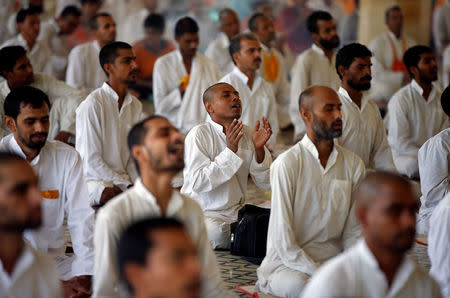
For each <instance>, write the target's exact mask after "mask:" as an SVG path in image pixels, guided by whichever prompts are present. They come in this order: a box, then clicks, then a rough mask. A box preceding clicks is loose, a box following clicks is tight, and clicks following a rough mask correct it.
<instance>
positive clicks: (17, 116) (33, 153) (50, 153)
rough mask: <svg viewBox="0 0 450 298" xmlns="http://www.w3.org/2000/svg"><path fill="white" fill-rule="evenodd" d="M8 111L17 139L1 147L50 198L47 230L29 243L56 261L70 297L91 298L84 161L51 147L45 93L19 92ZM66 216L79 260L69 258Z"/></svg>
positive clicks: (90, 223) (90, 222)
mask: <svg viewBox="0 0 450 298" xmlns="http://www.w3.org/2000/svg"><path fill="white" fill-rule="evenodd" d="M4 108H5V115H6V116H5V119H4V121H5V123H6V125H7V126H8V128H9V129H10V130H11V131H12V134H10V135H8V136H6V137H4V138H3V139H2V140H1V141H0V150H2V151H7V152H12V153H15V154H17V155H19V156H21V157H23V158H24V159H26V160H27V161H28V162H29V163H30V165H31V167H32V168H33V170H34V172H35V173H36V175H37V176H38V179H39V182H38V184H37V186H38V188H39V190H40V191H41V193H42V196H43V197H44V198H43V203H42V212H43V223H42V226H41V228H40V229H39V230H36V231H26V232H25V238H26V239H27V240H28V241H29V242H30V244H31V245H32V246H33V247H34V248H36V249H37V250H40V251H43V252H46V253H48V254H50V255H51V256H53V258H54V259H55V261H56V262H57V265H58V270H59V276H60V278H61V279H62V280H63V281H64V283H63V285H64V291H65V293H66V294H67V296H69V295H76V294H78V295H81V294H89V293H90V288H91V278H92V273H93V269H94V268H93V267H94V264H93V261H94V248H93V229H94V210H93V209H92V208H91V207H90V205H89V195H88V191H87V188H86V182H85V180H84V176H83V167H82V161H81V158H80V156H79V155H78V153H77V152H76V151H75V149H73V148H72V147H71V146H68V145H66V144H63V143H61V142H58V141H47V134H48V129H49V109H50V102H49V99H48V97H47V95H45V93H43V92H42V91H41V90H39V89H36V88H34V87H30V86H24V87H19V88H16V89H14V90H12V91H11V92H10V93H9V94H8V96H7V97H6V100H5V104H4ZM65 215H66V216H67V226H68V229H69V232H70V236H71V241H72V243H73V250H74V254H75V255H74V257H68V256H66V255H65V250H66V246H65V240H64V233H63V224H64V218H65Z"/></svg>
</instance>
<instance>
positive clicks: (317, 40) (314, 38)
mask: <svg viewBox="0 0 450 298" xmlns="http://www.w3.org/2000/svg"><path fill="white" fill-rule="evenodd" d="M311 37H312V39H313V40H314V42H316V43H318V42H319V40H320V36H319V33H315V32H313V33H311Z"/></svg>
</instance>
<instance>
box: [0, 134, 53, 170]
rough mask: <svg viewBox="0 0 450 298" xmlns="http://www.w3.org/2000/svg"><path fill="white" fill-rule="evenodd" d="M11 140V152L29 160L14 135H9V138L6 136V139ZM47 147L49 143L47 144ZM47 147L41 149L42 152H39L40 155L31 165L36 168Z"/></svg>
mask: <svg viewBox="0 0 450 298" xmlns="http://www.w3.org/2000/svg"><path fill="white" fill-rule="evenodd" d="M8 137H9V138H10V139H9V148H11V150H12V151H13V152H14V153H16V154H17V155H19V156H21V157H22V158H23V159H25V160H26V159H27V156H26V155H25V153H24V152H23V150H22V148H21V147H20V145H19V144H18V143H17V141H16V138H14V134H12V133H11V134H9V135H8V136H6V137H5V138H8ZM46 145H47V142H46ZM46 145H44V147H42V148H41V151H40V152H39V154H38V155H37V156H36V157H35V158H33V160H32V161H31V162H30V165H32V166H34V165H36V164H38V163H39V160H40V157H41V153H42V150H44V148H45V147H46Z"/></svg>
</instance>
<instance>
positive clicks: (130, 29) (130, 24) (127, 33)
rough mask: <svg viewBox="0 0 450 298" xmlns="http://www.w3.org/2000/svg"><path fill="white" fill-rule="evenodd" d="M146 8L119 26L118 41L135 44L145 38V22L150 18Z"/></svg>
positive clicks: (128, 17) (129, 16)
mask: <svg viewBox="0 0 450 298" xmlns="http://www.w3.org/2000/svg"><path fill="white" fill-rule="evenodd" d="M149 14H150V13H149V12H148V10H147V9H146V8H142V9H141V10H139V11H136V12H135V13H134V14H131V15H128V16H126V18H125V19H124V21H123V22H121V23H120V24H119V26H117V40H120V41H124V42H126V43H129V44H134V43H135V42H137V41H138V40H141V39H144V38H145V29H144V21H145V19H146V18H147V17H148V16H149Z"/></svg>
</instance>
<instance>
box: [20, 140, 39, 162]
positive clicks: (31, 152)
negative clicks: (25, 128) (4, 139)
mask: <svg viewBox="0 0 450 298" xmlns="http://www.w3.org/2000/svg"><path fill="white" fill-rule="evenodd" d="M14 139H15V140H16V142H17V144H18V145H19V147H20V149H22V151H23V153H24V154H25V156H26V158H27V161H28V162H31V161H32V160H33V159H34V158H35V157H36V156H38V155H39V153H40V152H41V150H40V149H32V148H29V147H27V146H25V145H24V144H23V143H22V142H21V141H20V139H19V138H18V137H17V135H16V134H14Z"/></svg>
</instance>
